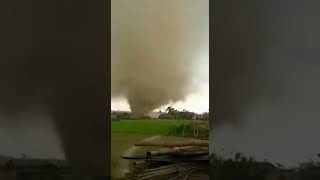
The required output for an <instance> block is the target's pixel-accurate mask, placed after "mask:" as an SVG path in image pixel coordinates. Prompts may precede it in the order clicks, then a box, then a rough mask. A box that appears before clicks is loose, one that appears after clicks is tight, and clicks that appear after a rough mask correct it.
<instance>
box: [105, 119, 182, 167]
mask: <svg viewBox="0 0 320 180" xmlns="http://www.w3.org/2000/svg"><path fill="white" fill-rule="evenodd" d="M184 122H186V121H185V120H164V119H161V120H159V119H144V120H120V121H112V130H111V132H112V134H111V153H112V157H111V167H112V169H111V172H112V173H113V172H115V170H116V168H117V165H118V162H119V160H120V157H121V156H122V155H123V153H124V152H125V151H126V150H127V149H128V148H130V147H132V146H133V145H134V144H135V143H137V142H139V141H141V140H143V139H145V138H148V137H151V136H155V135H163V136H165V135H168V132H169V130H170V128H172V127H175V126H179V125H181V124H182V123H184Z"/></svg>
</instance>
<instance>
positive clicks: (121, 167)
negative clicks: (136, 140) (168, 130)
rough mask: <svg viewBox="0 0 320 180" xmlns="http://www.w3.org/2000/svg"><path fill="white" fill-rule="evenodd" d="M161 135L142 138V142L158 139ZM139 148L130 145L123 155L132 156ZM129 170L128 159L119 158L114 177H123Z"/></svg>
mask: <svg viewBox="0 0 320 180" xmlns="http://www.w3.org/2000/svg"><path fill="white" fill-rule="evenodd" d="M160 137H161V136H159V135H158V136H152V137H149V138H146V139H144V140H142V142H148V141H152V140H155V139H159V138H160ZM139 148H141V147H137V146H132V147H130V148H129V149H127V150H126V151H125V152H124V153H123V155H126V156H132V155H133V154H134V153H135V152H136V151H137V150H138V149H139ZM128 172H129V161H128V160H124V159H120V160H119V163H118V165H117V172H116V173H115V176H116V178H124V177H125V174H126V173H128Z"/></svg>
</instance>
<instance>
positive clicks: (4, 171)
mask: <svg viewBox="0 0 320 180" xmlns="http://www.w3.org/2000/svg"><path fill="white" fill-rule="evenodd" d="M0 180H107V177H76V176H74V175H73V173H72V167H71V166H70V164H69V163H68V162H67V161H65V160H56V159H26V158H19V159H16V158H7V157H0Z"/></svg>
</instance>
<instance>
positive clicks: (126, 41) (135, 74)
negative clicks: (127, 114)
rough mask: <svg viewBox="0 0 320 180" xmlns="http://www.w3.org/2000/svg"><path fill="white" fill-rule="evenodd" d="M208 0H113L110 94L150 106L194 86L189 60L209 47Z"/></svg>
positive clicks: (137, 107)
mask: <svg viewBox="0 0 320 180" xmlns="http://www.w3.org/2000/svg"><path fill="white" fill-rule="evenodd" d="M208 4H209V2H208V0H197V1H194V0H175V1H172V0H151V1H149V0H136V1H131V0H112V33H111V34H112V37H111V38H112V40H111V42H112V48H111V49H112V51H111V52H112V68H111V74H112V84H111V87H112V92H111V93H112V97H119V96H123V97H126V98H127V100H128V102H129V105H130V108H131V111H132V112H133V113H135V114H141V115H146V114H148V113H149V112H150V111H152V110H154V109H156V108H158V107H160V106H162V105H165V104H168V103H170V102H176V101H179V100H183V99H184V98H185V97H186V95H188V94H189V93H190V92H191V91H192V88H193V87H192V83H191V77H192V73H193V72H192V66H193V64H194V63H196V61H197V58H199V57H200V56H201V53H202V51H203V50H204V49H206V48H208V28H209V27H208V12H209V7H208Z"/></svg>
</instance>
